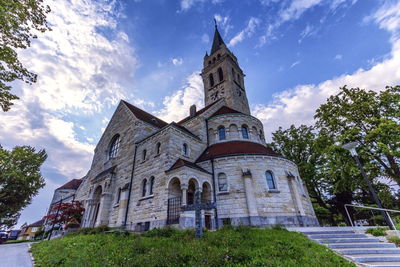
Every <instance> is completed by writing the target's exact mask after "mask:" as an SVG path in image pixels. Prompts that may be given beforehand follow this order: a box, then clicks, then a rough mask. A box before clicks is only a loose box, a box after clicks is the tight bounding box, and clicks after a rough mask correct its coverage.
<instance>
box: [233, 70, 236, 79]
mask: <svg viewBox="0 0 400 267" xmlns="http://www.w3.org/2000/svg"><path fill="white" fill-rule="evenodd" d="M235 75H236V73H235V70H234V69H233V68H232V78H233V80H235V79H236V76H235Z"/></svg>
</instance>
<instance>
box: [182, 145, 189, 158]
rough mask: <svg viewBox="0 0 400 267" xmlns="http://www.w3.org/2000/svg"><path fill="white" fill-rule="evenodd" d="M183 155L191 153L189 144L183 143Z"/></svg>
mask: <svg viewBox="0 0 400 267" xmlns="http://www.w3.org/2000/svg"><path fill="white" fill-rule="evenodd" d="M182 152H183V155H185V156H187V155H188V154H189V148H188V145H187V144H183V146H182Z"/></svg>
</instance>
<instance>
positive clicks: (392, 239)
mask: <svg viewBox="0 0 400 267" xmlns="http://www.w3.org/2000/svg"><path fill="white" fill-rule="evenodd" d="M388 241H389V242H391V243H395V244H396V246H398V247H400V237H398V236H391V237H389V238H388Z"/></svg>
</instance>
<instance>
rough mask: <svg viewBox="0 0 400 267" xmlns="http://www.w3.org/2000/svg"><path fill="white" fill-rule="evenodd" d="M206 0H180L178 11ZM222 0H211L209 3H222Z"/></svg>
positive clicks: (185, 9)
mask: <svg viewBox="0 0 400 267" xmlns="http://www.w3.org/2000/svg"><path fill="white" fill-rule="evenodd" d="M206 1H207V0H181V3H180V5H181V9H180V10H178V12H182V11H187V10H189V9H191V8H192V7H194V6H195V5H197V4H202V3H205V2H206ZM223 1H224V0H211V3H212V4H214V5H216V4H220V3H222V2H223Z"/></svg>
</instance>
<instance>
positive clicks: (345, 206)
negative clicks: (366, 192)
mask: <svg viewBox="0 0 400 267" xmlns="http://www.w3.org/2000/svg"><path fill="white" fill-rule="evenodd" d="M348 206H350V207H356V208H363V209H370V210H381V211H386V212H388V211H389V212H395V213H400V210H391V209H381V208H375V207H368V206H361V205H353V204H344V209H345V210H346V214H347V217H348V218H349V222H350V224H351V226H352V227H354V224H353V221H352V219H351V217H350V213H349V211H348V210H347V207H348ZM388 217H389V220H390V222H391V223H392V225H393V227H394V230H395V231H396V233H397V234H399V231H398V230H397V229H396V225H395V224H394V223H393V220H392V218H391V217H390V216H389V214H388Z"/></svg>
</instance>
